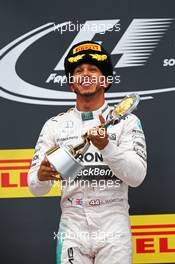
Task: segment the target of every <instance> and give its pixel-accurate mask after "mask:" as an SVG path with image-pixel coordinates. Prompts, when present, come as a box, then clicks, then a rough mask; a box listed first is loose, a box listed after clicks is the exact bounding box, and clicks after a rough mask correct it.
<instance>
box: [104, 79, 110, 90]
mask: <svg viewBox="0 0 175 264" xmlns="http://www.w3.org/2000/svg"><path fill="white" fill-rule="evenodd" d="M110 84H111V83H110V82H109V80H108V78H105V83H104V90H106V89H107V88H108V87H109V85H110Z"/></svg>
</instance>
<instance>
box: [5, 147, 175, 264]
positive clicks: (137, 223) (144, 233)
mask: <svg viewBox="0 0 175 264" xmlns="http://www.w3.org/2000/svg"><path fill="white" fill-rule="evenodd" d="M33 153H34V150H33V149H16V150H14V149H13V150H0V198H20V197H21V198H22V197H23V198H25V197H34V196H33V195H32V194H31V193H30V192H29V190H28V186H27V173H28V170H29V168H30V165H31V160H32V156H33ZM59 195H60V185H59V184H58V183H56V184H55V185H54V187H53V188H52V190H51V191H50V192H49V193H48V194H47V195H45V197H46V196H59ZM131 227H132V237H133V247H134V256H133V263H164V264H165V263H175V214H170V215H138V216H131Z"/></svg>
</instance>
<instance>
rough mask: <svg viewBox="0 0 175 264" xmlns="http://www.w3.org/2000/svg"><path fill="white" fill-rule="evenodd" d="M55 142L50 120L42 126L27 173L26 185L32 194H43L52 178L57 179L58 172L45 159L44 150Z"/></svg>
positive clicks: (47, 190) (51, 182) (49, 185)
mask: <svg viewBox="0 0 175 264" xmlns="http://www.w3.org/2000/svg"><path fill="white" fill-rule="evenodd" d="M54 144H55V142H54V136H53V129H52V128H51V126H50V121H47V122H46V123H45V125H44V126H43V128H42V130H41V133H40V136H39V138H38V141H37V144H36V147H35V154H34V156H33V159H32V165H31V168H30V170H29V173H28V186H29V189H30V191H31V193H32V194H34V195H43V194H46V193H48V192H49V191H50V189H51V187H52V184H53V180H58V178H56V174H58V173H57V172H56V171H55V170H54V169H53V168H51V167H50V164H49V162H48V161H47V160H46V159H45V153H46V151H47V150H48V149H49V148H51V147H53V146H54Z"/></svg>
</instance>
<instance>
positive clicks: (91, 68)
mask: <svg viewBox="0 0 175 264" xmlns="http://www.w3.org/2000/svg"><path fill="white" fill-rule="evenodd" d="M89 70H90V71H91V72H97V71H98V69H97V68H96V67H95V66H92V67H90V69H89Z"/></svg>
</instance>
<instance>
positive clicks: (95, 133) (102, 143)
mask: <svg viewBox="0 0 175 264" xmlns="http://www.w3.org/2000/svg"><path fill="white" fill-rule="evenodd" d="M99 120H100V123H101V125H103V124H104V123H105V119H104V117H103V116H102V115H99ZM101 125H100V126H97V127H94V128H92V129H90V130H89V132H88V137H89V139H90V140H91V142H92V144H93V145H94V146H95V147H97V148H98V149H99V150H102V149H104V148H105V147H106V145H107V144H108V142H109V139H108V134H107V130H106V128H104V127H103V126H101Z"/></svg>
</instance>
